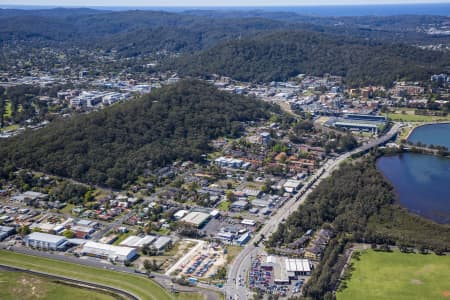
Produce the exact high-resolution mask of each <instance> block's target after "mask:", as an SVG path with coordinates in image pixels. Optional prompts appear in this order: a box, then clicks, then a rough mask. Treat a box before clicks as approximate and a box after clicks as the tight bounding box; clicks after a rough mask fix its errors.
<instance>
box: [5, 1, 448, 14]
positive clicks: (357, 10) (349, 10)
mask: <svg viewBox="0 0 450 300" xmlns="http://www.w3.org/2000/svg"><path fill="white" fill-rule="evenodd" d="M61 6H62V5H59V6H58V5H55V6H37V5H34V6H24V5H1V4H0V8H18V9H45V8H55V7H61ZM80 6H82V5H80ZM88 7H90V8H94V9H104V10H115V11H121V10H135V9H139V10H164V11H170V12H182V11H185V10H192V9H202V10H241V11H242V10H244V11H251V10H262V11H268V12H290V13H292V12H294V13H297V14H300V15H315V16H367V15H373V16H393V15H441V16H450V3H449V2H447V3H427V4H425V3H418V4H382V5H381V4H380V5H321V6H241V7H233V6H226V7H218V6H210V7H208V6H202V7H193V6H180V7H164V6H157V7H155V6H147V7H145V6H144V7H142V6H140V7H137V6H128V7H127V6H121V7H117V6H88Z"/></svg>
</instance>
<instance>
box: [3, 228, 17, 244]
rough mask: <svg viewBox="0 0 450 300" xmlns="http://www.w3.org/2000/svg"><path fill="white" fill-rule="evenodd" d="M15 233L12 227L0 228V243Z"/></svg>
mask: <svg viewBox="0 0 450 300" xmlns="http://www.w3.org/2000/svg"><path fill="white" fill-rule="evenodd" d="M15 231H16V230H15V228H14V227H9V226H0V241H3V240H4V239H6V238H7V237H8V236H10V235H12V234H13V233H14V232H15Z"/></svg>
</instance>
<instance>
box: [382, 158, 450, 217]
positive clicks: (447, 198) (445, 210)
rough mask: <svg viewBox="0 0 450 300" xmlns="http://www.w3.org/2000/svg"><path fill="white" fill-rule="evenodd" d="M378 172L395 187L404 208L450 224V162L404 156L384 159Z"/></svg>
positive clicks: (443, 159)
mask: <svg viewBox="0 0 450 300" xmlns="http://www.w3.org/2000/svg"><path fill="white" fill-rule="evenodd" d="M377 167H378V169H379V170H380V171H381V172H382V173H383V174H384V175H385V176H386V178H387V179H388V180H389V181H390V182H391V183H392V185H393V186H394V187H395V190H396V192H397V194H398V197H399V201H400V204H401V205H402V206H403V207H406V208H407V209H408V210H409V211H411V212H412V213H415V214H418V215H421V216H423V217H426V218H428V219H431V220H434V221H435V222H438V223H450V159H449V158H443V157H438V156H432V155H424V154H415V153H403V154H398V155H393V156H384V157H381V158H380V159H378V161H377Z"/></svg>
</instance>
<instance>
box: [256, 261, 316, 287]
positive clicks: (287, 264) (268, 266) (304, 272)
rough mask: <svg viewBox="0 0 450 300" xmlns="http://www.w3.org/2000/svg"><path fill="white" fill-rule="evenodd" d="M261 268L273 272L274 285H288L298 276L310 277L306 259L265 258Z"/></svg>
mask: <svg viewBox="0 0 450 300" xmlns="http://www.w3.org/2000/svg"><path fill="white" fill-rule="evenodd" d="M261 266H262V268H263V269H264V270H267V271H273V273H274V282H275V283H276V284H288V283H290V281H291V280H295V279H298V276H309V275H311V269H312V268H311V262H310V261H309V260H308V259H298V258H287V257H282V256H273V255H269V256H267V259H266V262H265V263H263V264H262V265H261Z"/></svg>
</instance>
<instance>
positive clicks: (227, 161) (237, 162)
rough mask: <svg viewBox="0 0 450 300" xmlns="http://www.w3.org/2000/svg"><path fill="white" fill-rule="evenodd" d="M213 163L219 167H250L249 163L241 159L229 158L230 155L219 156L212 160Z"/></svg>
mask: <svg viewBox="0 0 450 300" xmlns="http://www.w3.org/2000/svg"><path fill="white" fill-rule="evenodd" d="M214 163H215V164H216V165H218V166H219V167H225V168H233V169H240V168H242V169H247V168H248V167H250V165H251V164H250V163H248V162H245V163H244V161H242V160H241V159H236V158H230V157H223V156H222V157H219V158H217V159H216V160H214Z"/></svg>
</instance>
